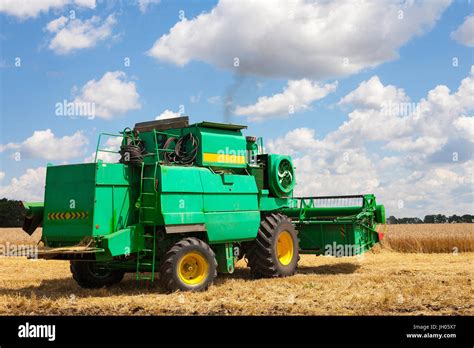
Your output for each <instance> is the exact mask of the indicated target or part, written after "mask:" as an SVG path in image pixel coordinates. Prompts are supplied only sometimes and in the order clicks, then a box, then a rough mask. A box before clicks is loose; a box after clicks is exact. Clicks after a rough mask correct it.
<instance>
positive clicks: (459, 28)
mask: <svg viewBox="0 0 474 348" xmlns="http://www.w3.org/2000/svg"><path fill="white" fill-rule="evenodd" d="M71 11H73V12H71ZM211 11H212V12H211ZM400 11H401V12H400ZM329 13H333V14H331V15H329ZM71 14H73V16H72V17H74V18H72V17H71ZM349 14H350V16H349ZM199 15H201V16H200V17H199V18H198V16H199ZM306 16H307V17H306ZM311 16H312V17H311ZM183 17H184V18H183ZM333 17H334V18H333ZM395 17H397V18H395ZM471 18H472V3H471V2H470V1H467V0H466V1H455V2H452V3H450V2H449V1H444V0H439V1H438V0H434V1H430V2H418V1H415V2H411V1H395V2H391V1H385V2H383V1H373V2H370V1H369V2H368V3H364V2H361V3H360V4H359V5H357V4H355V3H354V2H352V3H351V2H345V1H336V2H331V1H328V2H327V4H326V3H323V4H318V3H313V2H306V1H295V2H290V1H286V2H280V3H277V5H275V2H273V3H272V2H259V3H258V4H255V3H251V2H248V1H245V2H244V1H240V2H239V1H234V2H233V4H232V3H229V2H227V1H224V2H217V1H165V0H163V1H144V0H142V1H122V2H113V1H97V2H96V1H94V0H61V1H58V2H55V4H53V2H52V1H49V0H40V1H36V2H34V1H24V2H22V1H19V2H17V3H16V4H15V3H10V2H9V1H5V2H3V3H2V4H1V5H0V21H1V35H0V45H1V51H0V73H1V89H0V97H1V108H0V112H1V118H0V119H1V123H0V127H1V128H0V196H2V195H3V196H7V197H9V198H16V199H40V200H41V197H42V192H43V191H42V184H41V183H42V182H44V166H45V165H46V163H48V162H52V163H56V164H60V163H81V162H84V161H85V160H88V159H90V158H91V155H92V154H93V152H94V151H95V146H96V141H97V136H98V133H99V132H102V131H103V132H118V131H120V130H122V129H123V128H124V127H126V126H133V125H134V124H135V123H136V122H140V121H146V120H152V119H155V118H156V117H158V116H159V115H162V117H164V115H163V113H164V112H165V111H167V110H168V112H167V113H165V115H166V116H177V115H178V113H179V111H180V106H181V107H184V110H181V111H184V114H185V115H188V116H190V119H191V121H192V122H199V121H202V120H210V121H218V122H223V121H226V120H230V121H232V122H233V123H240V124H247V125H248V126H249V129H248V131H247V134H252V135H258V136H263V137H264V139H265V140H266V144H267V148H268V150H270V151H276V152H285V153H290V154H292V155H293V157H294V158H295V163H296V166H297V168H298V171H297V174H300V175H299V177H298V178H297V180H298V192H299V193H301V194H320V195H326V194H344V193H348V194H349V193H365V192H367V193H368V192H369V191H370V192H373V193H375V194H376V195H377V196H378V197H380V200H381V201H383V202H384V203H385V204H387V207H388V209H389V213H390V214H393V215H396V216H414V215H418V216H423V214H427V213H438V212H441V213H447V214H451V213H472V208H473V195H472V187H473V186H472V185H473V182H472V167H473V166H472V164H473V159H472V142H471V141H472V137H471V135H472V134H473V132H474V131H473V121H472V109H473V105H472V101H469V100H470V99H473V100H474V95H473V94H472V93H473V88H472V84H473V82H472V78H471V76H472V72H471V66H472V65H473V49H472V42H473V38H472V36H473V35H474V34H473V32H472V22H473V20H471ZM58 19H59V20H58ZM54 21H56V22H54ZM52 22H54V23H56V24H57V25H56V26H53V24H51V23H52ZM48 28H49V29H48ZM216 28H217V29H216ZM235 57H238V58H239V62H240V64H239V66H238V67H235V66H234V65H233V64H234V61H233V59H232V58H235ZM18 59H19V60H20V65H19V66H17V65H18ZM344 59H347V64H346V65H344V64H343V63H342V62H343V60H344ZM128 60H129V62H130V64H129V65H128V64H125V62H126V61H128ZM454 61H456V63H457V64H453V62H454ZM462 81H465V82H464V86H465V87H464V88H463V89H462V91H461V92H459V93H458V94H459V95H457V94H456V91H458V89H459V88H460V86H461V84H462ZM364 86H365V87H364ZM437 86H445V87H447V88H449V91H448V92H447V91H446V90H445V89H443V88H438V87H437ZM430 91H431V92H430ZM121 93H122V95H121ZM430 93H431V94H430ZM91 95H94V96H95V97H91ZM430 95H431V96H432V97H431V98H430V97H429V96H430ZM91 98H92V99H91ZM259 98H261V99H259ZM262 98H263V99H262ZM344 98H345V99H344ZM374 98H375V99H374ZM63 100H67V101H69V102H73V101H88V102H92V103H95V104H94V105H95V108H96V111H97V112H98V113H99V115H96V117H94V118H93V119H90V118H87V117H83V116H80V115H78V116H75V117H69V116H58V115H56V113H55V110H56V105H57V103H58V102H59V103H62V101H63ZM104 100H109V101H110V103H109V104H107V103H105V104H104V105H103V103H104ZM440 100H445V102H444V103H440V104H442V105H438V102H439V101H440ZM226 101H227V102H229V101H231V103H229V104H228V105H227V106H226ZM389 101H390V102H393V103H394V104H396V103H398V104H399V105H400V103H408V102H410V103H414V104H413V105H414V106H419V107H420V108H421V109H420V110H421V111H420V110H418V109H417V110H418V111H419V113H420V114H421V116H420V115H418V114H417V115H415V113H416V112H411V113H408V114H397V115H389V116H388V118H387V115H385V119H384V118H383V117H381V116H380V113H381V110H380V105H381V104H384V103H386V102H389ZM259 102H260V103H259ZM374 103H375V104H374ZM450 103H451V104H452V105H448V104H450ZM110 104H113V105H110ZM374 105H375V106H374ZM289 107H291V108H293V109H295V111H294V113H290V112H288V110H289ZM226 110H227V111H226ZM412 111H413V110H412ZM351 115H352V116H351ZM371 125H373V128H372V129H370V127H371ZM431 125H432V127H431ZM430 127H431V128H430ZM446 127H448V128H449V130H447V128H446ZM436 129H438V130H439V131H436ZM443 129H446V132H444V131H443ZM46 130H50V131H49V132H45V131H46ZM34 132H43V133H36V135H35V133H34ZM455 153H456V154H457V155H456V154H455ZM18 154H20V159H19V160H18V156H17V157H16V158H15V155H18ZM55 154H57V156H55ZM453 156H454V157H453ZM456 156H457V157H456ZM57 158H59V159H57ZM453 158H455V159H453ZM55 159H56V160H55Z"/></svg>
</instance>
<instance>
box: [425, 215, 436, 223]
mask: <svg viewBox="0 0 474 348" xmlns="http://www.w3.org/2000/svg"><path fill="white" fill-rule="evenodd" d="M423 222H424V223H425V224H434V223H435V216H434V215H426V216H425V218H424V219H423Z"/></svg>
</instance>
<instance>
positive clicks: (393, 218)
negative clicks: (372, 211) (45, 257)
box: [387, 215, 398, 225]
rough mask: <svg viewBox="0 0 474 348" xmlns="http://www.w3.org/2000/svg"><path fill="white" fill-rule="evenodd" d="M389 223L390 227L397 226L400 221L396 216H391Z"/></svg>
mask: <svg viewBox="0 0 474 348" xmlns="http://www.w3.org/2000/svg"><path fill="white" fill-rule="evenodd" d="M387 223H388V224H390V225H395V224H398V220H397V218H396V217H395V216H393V215H391V216H389V218H388V219H387Z"/></svg>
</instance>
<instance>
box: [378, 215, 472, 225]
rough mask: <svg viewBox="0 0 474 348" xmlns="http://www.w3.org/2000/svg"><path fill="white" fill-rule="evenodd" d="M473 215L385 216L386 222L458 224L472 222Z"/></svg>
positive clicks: (393, 223)
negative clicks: (421, 217)
mask: <svg viewBox="0 0 474 348" xmlns="http://www.w3.org/2000/svg"><path fill="white" fill-rule="evenodd" d="M473 222H474V215H470V214H464V215H456V214H453V215H451V216H446V215H443V214H434V215H426V216H425V217H424V219H420V218H418V217H403V218H396V217H395V216H393V215H392V216H390V217H388V218H387V224H391V225H395V224H460V223H473Z"/></svg>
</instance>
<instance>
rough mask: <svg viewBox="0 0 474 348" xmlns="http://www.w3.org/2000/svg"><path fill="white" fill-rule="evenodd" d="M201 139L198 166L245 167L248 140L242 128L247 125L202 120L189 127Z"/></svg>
mask: <svg viewBox="0 0 474 348" xmlns="http://www.w3.org/2000/svg"><path fill="white" fill-rule="evenodd" d="M193 127H194V130H192V131H193V132H196V133H197V134H196V135H197V137H198V139H199V152H198V156H197V165H198V166H209V167H217V168H245V167H246V166H247V156H246V154H247V141H246V140H245V137H244V136H243V135H242V132H241V130H242V129H245V128H247V127H246V126H242V125H237V124H223V123H214V122H201V123H196V124H194V125H191V126H190V127H189V128H190V129H193Z"/></svg>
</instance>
